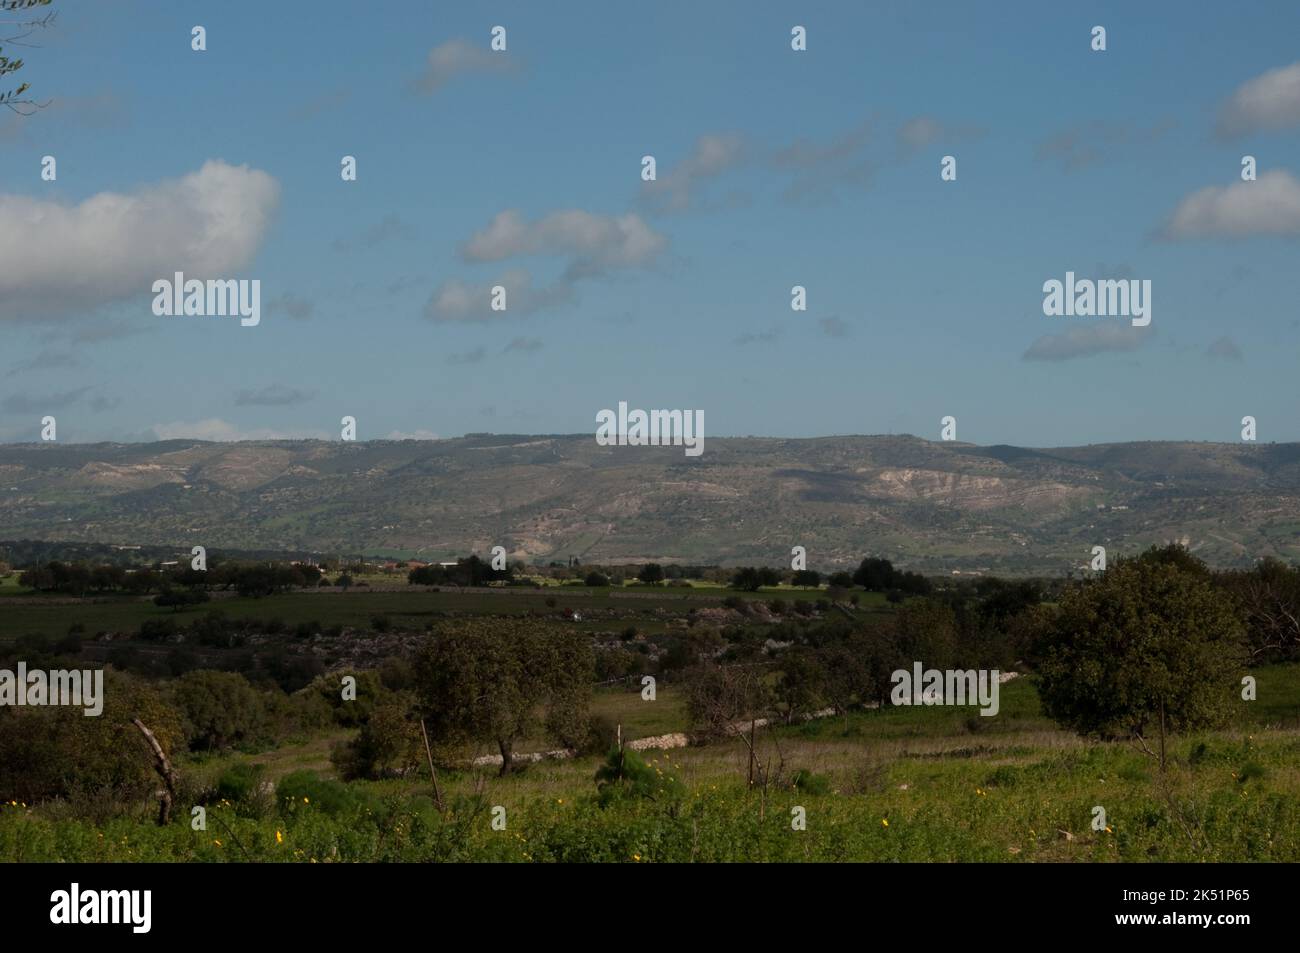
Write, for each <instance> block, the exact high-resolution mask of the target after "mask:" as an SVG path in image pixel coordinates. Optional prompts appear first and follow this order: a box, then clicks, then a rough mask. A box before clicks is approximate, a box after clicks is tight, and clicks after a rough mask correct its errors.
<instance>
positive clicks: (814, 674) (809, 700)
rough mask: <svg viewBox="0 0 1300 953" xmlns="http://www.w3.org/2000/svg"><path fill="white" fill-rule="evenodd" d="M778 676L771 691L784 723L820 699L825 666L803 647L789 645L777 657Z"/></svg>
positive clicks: (813, 707) (824, 677)
mask: <svg viewBox="0 0 1300 953" xmlns="http://www.w3.org/2000/svg"><path fill="white" fill-rule="evenodd" d="M779 671H780V679H779V680H778V681H777V683H776V687H775V689H774V691H773V694H774V696H775V698H776V701H777V704H778V705H780V706H781V708H783V709H784V714H785V720H786V723H787V724H789V723H790V722H792V721H794V720H795V719H796V718H798V717H799V716H801V715H807V714H810V713H811V712H813V711H815V710H816V709H817V707H818V706H819V705H820V704H821V701H822V691H823V686H824V684H825V682H826V669H825V668H824V667H823V666H822V664H821V661H820V660H819V659H818V658H817V656H816V654H815V653H813V652H812V651H810V650H807V649H798V648H796V649H791V650H790V651H788V652H786V653H785V655H784V656H782V658H781V665H780V668H779Z"/></svg>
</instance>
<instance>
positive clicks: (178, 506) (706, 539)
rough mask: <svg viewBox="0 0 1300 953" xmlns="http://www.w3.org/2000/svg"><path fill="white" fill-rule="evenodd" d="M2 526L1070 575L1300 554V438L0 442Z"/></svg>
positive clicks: (432, 550)
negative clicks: (1141, 555)
mask: <svg viewBox="0 0 1300 953" xmlns="http://www.w3.org/2000/svg"><path fill="white" fill-rule="evenodd" d="M0 538H8V539H17V538H33V539H49V540H78V541H95V542H109V543H123V544H165V545H177V546H186V547H188V546H189V545H191V544H194V543H202V544H203V545H206V546H208V547H235V548H242V549H275V550H290V549H293V550H298V549H301V550H306V551H319V552H323V553H353V554H354V553H361V552H364V553H367V554H381V553H387V554H392V555H397V556H420V557H423V558H426V559H434V558H439V557H441V558H447V557H450V556H453V555H459V554H464V553H466V552H468V551H470V550H477V551H479V552H485V551H486V550H487V549H488V548H489V547H491V546H493V545H496V544H501V545H504V546H506V548H507V549H508V550H509V551H510V552H511V553H512V554H514V555H516V556H519V557H524V558H528V559H530V560H534V561H537V560H548V559H551V558H555V559H566V558H567V557H569V556H578V557H582V558H584V559H587V560H591V561H604V562H622V561H628V562H635V561H645V560H651V559H653V560H660V561H684V562H721V563H723V564H743V563H760V562H761V563H769V564H774V565H775V564H778V563H783V562H786V561H788V559H789V552H790V548H791V547H792V546H794V545H802V546H805V547H807V549H808V553H809V563H810V566H812V567H813V568H819V567H820V568H830V567H833V566H837V565H847V564H850V563H856V561H857V560H858V559H860V558H861V557H862V555H864V554H868V553H872V554H879V555H885V556H888V557H890V558H891V559H894V560H895V561H896V562H898V563H901V564H903V565H905V566H907V567H908V568H915V569H919V570H921V571H925V572H949V571H952V570H954V569H960V570H964V571H972V570H980V569H985V570H991V571H997V572H1003V573H1015V572H1038V573H1047V574H1057V573H1064V572H1066V571H1068V570H1070V569H1072V568H1077V567H1080V566H1082V565H1084V564H1085V563H1086V561H1087V559H1088V557H1089V553H1090V550H1091V547H1092V546H1093V545H1104V546H1106V547H1107V549H1108V551H1109V552H1110V553H1111V554H1112V555H1114V554H1118V553H1124V552H1130V551H1133V550H1135V549H1137V548H1139V547H1142V546H1145V545H1147V544H1149V543H1152V542H1163V541H1166V540H1180V541H1183V542H1185V543H1186V544H1187V545H1189V546H1190V547H1191V548H1192V550H1193V551H1195V552H1196V553H1197V554H1198V555H1200V556H1202V558H1204V559H1206V560H1208V561H1209V562H1211V563H1214V564H1218V565H1247V564H1249V563H1250V562H1251V561H1252V560H1253V559H1255V558H1257V557H1260V556H1264V555H1270V554H1272V555H1279V556H1282V557H1284V558H1289V559H1297V558H1300V445H1298V444H1261V445H1248V444H1242V445H1236V444H1209V443H1129V444H1109V445H1097V446H1088V447H1067V448H1059V449H1026V448H1020V447H1010V446H992V447H978V446H974V445H971V444H963V443H934V442H930V441H926V440H921V439H919V438H916V437H911V436H889V437H856V436H855V437H820V438H811V439H779V438H753V437H746V438H710V439H709V441H708V443H707V448H706V451H705V453H704V454H703V456H700V457H694V458H688V457H686V456H685V455H684V453H683V452H682V449H681V448H642V447H600V446H597V445H596V443H595V441H594V440H593V439H592V437H591V436H590V435H586V434H583V435H563V436H511V435H484V434H476V435H469V436H466V437H463V438H459V439H453V440H441V441H371V442H364V443H342V442H338V443H333V442H322V441H270V442H242V443H208V442H203V441H193V440H173V441H164V442H159V443H136V444H86V445H60V444H10V445H0Z"/></svg>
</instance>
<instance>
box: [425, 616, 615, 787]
mask: <svg viewBox="0 0 1300 953" xmlns="http://www.w3.org/2000/svg"><path fill="white" fill-rule="evenodd" d="M593 677H594V662H593V653H592V649H591V643H590V641H589V640H588V639H587V637H586V636H583V635H578V634H575V633H574V632H573V631H572V630H570V629H568V628H564V627H560V626H555V625H552V624H541V623H538V622H536V621H535V620H521V619H470V620H464V621H461V622H457V624H456V625H454V626H451V625H447V626H442V627H439V628H437V629H435V630H434V631H433V633H432V634H431V638H430V639H429V641H428V643H426V645H425V647H424V649H423V650H422V651H421V652H420V654H419V655H418V656H417V657H416V662H415V682H416V694H417V697H418V700H419V706H420V709H421V712H422V714H423V716H424V718H425V721H426V725H427V727H428V730H429V734H430V737H431V738H432V739H434V740H436V741H437V742H438V743H439V744H440V745H446V746H463V745H467V744H472V743H476V742H479V743H481V742H485V741H486V742H491V743H493V744H495V745H496V746H497V749H498V750H499V751H500V752H501V759H502V764H501V773H502V774H503V775H504V774H507V773H509V771H510V770H511V768H512V767H513V758H514V747H515V744H516V743H517V742H518V741H519V739H520V738H523V737H526V736H528V735H529V734H530V733H531V732H532V731H533V730H534V729H535V728H537V727H538V714H539V712H540V713H541V715H542V717H541V723H542V727H544V728H545V730H546V731H547V732H548V733H549V734H550V736H551V737H552V738H554V739H556V740H558V741H560V742H561V743H565V744H569V745H571V746H574V747H577V746H580V744H575V742H579V743H580V742H581V741H583V740H585V739H584V737H583V736H584V735H585V732H586V731H587V730H588V728H589V725H590V721H589V718H588V706H589V703H590V697H591V682H592V680H593Z"/></svg>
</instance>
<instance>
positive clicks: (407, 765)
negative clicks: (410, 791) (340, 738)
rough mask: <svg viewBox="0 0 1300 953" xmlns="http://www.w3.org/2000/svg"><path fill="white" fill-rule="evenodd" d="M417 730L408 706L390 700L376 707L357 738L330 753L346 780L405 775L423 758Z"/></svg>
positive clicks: (417, 725)
mask: <svg viewBox="0 0 1300 953" xmlns="http://www.w3.org/2000/svg"><path fill="white" fill-rule="evenodd" d="M421 744H422V741H421V738H420V727H419V724H418V722H416V721H414V720H413V719H412V718H411V717H410V711H409V710H408V706H407V705H406V704H405V703H403V702H402V701H399V700H397V699H396V698H393V699H391V700H389V701H385V702H383V703H381V704H379V705H376V706H375V708H374V710H373V711H372V712H371V713H370V717H369V718H367V719H366V722H365V724H363V725H362V726H361V730H360V731H359V732H357V736H356V737H355V738H353V739H352V740H351V741H349V742H347V743H346V744H344V745H341V746H338V747H336V748H335V749H334V750H333V751H332V752H331V753H330V760H331V761H332V762H333V763H334V765H335V767H337V768H338V769H339V773H340V774H341V775H342V776H343V779H344V780H345V781H351V780H355V779H357V778H366V779H371V780H377V779H379V778H384V777H392V776H398V775H401V774H404V773H405V772H407V771H409V770H410V769H412V768H414V767H415V766H416V765H417V764H419V761H420V758H422V757H423V749H422V748H421Z"/></svg>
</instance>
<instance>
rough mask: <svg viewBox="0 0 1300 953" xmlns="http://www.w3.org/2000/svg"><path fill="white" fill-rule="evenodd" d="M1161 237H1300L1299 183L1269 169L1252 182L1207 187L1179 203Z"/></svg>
mask: <svg viewBox="0 0 1300 953" xmlns="http://www.w3.org/2000/svg"><path fill="white" fill-rule="evenodd" d="M1161 234H1162V236H1163V237H1164V238H1171V239H1179V238H1209V237H1224V238H1244V237H1246V236H1249V235H1300V182H1297V181H1296V180H1295V179H1294V178H1292V176H1291V174H1290V173H1288V172H1286V171H1285V170H1283V169H1272V170H1269V171H1268V172H1263V173H1261V174H1260V176H1259V179H1258V180H1257V181H1255V182H1234V183H1232V185H1228V186H1209V187H1207V188H1204V189H1201V190H1200V191H1198V192H1194V193H1192V194H1191V195H1189V196H1187V197H1186V198H1185V199H1183V200H1182V201H1181V202H1179V203H1178V207H1177V208H1175V209H1174V211H1173V214H1172V215H1170V216H1169V221H1168V223H1167V224H1166V225H1165V227H1164V229H1163V230H1162V233H1161Z"/></svg>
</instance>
